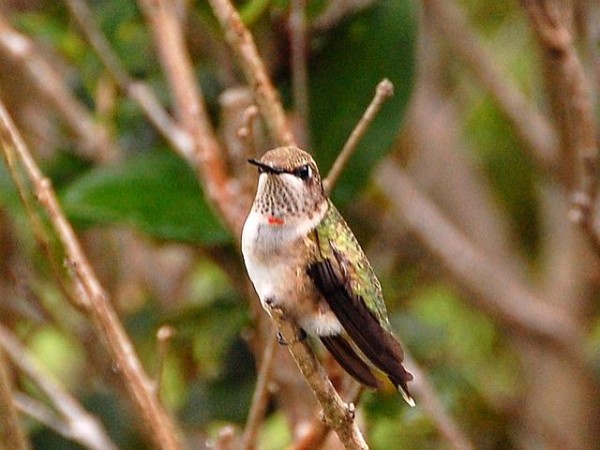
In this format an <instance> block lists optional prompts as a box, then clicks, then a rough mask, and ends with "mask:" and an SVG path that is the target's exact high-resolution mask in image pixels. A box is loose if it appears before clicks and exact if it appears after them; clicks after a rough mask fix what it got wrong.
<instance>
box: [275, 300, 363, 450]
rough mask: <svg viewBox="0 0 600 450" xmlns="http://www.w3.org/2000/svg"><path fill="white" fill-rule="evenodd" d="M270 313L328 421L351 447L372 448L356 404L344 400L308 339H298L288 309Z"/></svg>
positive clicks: (346, 444) (342, 440)
mask: <svg viewBox="0 0 600 450" xmlns="http://www.w3.org/2000/svg"><path fill="white" fill-rule="evenodd" d="M269 315H270V316H271V317H272V318H273V321H274V322H275V325H276V326H277V329H278V330H279V333H280V334H281V336H282V337H283V339H284V340H285V342H286V343H287V348H288V350H289V352H290V354H291V355H292V357H293V358H294V361H295V362H296V364H297V365H298V368H299V369H300V371H301V372H302V374H303V375H304V378H305V379H306V381H307V383H308V384H309V385H310V387H311V390H312V391H313V393H314V394H315V396H316V397H317V400H318V401H319V403H320V404H321V408H323V418H324V420H325V421H326V423H327V425H328V426H330V427H331V428H332V429H333V430H334V431H335V432H336V433H337V435H338V437H339V439H340V441H341V442H342V444H343V445H344V446H345V447H346V448H347V449H362V450H365V449H368V448H369V447H368V446H367V443H366V442H365V440H364V438H363V436H362V433H361V432H360V430H359V429H358V426H357V425H356V422H355V420H354V415H355V412H354V405H353V404H352V403H350V404H346V403H344V402H343V401H342V399H341V398H340V396H339V395H338V393H337V392H336V390H335V388H334V387H333V385H332V384H331V381H330V380H329V378H327V374H326V373H325V371H324V369H323V367H322V366H321V364H320V363H319V362H318V361H317V358H316V356H315V355H314V353H313V351H312V350H311V349H310V347H309V346H308V344H307V343H306V342H305V341H303V340H299V339H298V336H300V328H299V327H298V325H296V324H295V323H293V322H292V321H290V320H289V319H288V318H286V317H285V312H284V311H282V310H281V309H279V308H271V309H270V310H269Z"/></svg>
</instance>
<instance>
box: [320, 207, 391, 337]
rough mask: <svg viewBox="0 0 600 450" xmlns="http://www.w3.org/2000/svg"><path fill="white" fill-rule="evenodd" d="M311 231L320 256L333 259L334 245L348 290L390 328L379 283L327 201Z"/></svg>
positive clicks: (350, 234) (341, 218)
mask: <svg viewBox="0 0 600 450" xmlns="http://www.w3.org/2000/svg"><path fill="white" fill-rule="evenodd" d="M315 232H316V233H317V236H318V241H319V247H320V253H321V256H322V257H323V258H329V259H331V260H332V261H335V260H336V256H335V255H334V251H333V249H334V248H335V249H336V250H337V253H338V255H342V257H343V261H344V263H345V264H344V265H345V268H346V271H347V273H348V277H349V279H350V287H351V289H352V291H353V292H354V293H355V294H357V295H359V296H360V297H362V298H363V300H364V301H365V304H366V305H367V307H368V308H369V310H371V311H372V312H373V313H374V314H375V317H377V319H378V320H379V323H380V324H381V325H382V326H383V328H385V329H386V330H388V331H390V329H391V327H390V324H389V320H388V317H387V311H386V308H385V303H384V300H383V293H382V291H381V284H380V283H379V280H378V279H377V276H376V275H375V272H374V271H373V268H372V267H371V264H370V263H369V260H368V259H367V257H366V256H365V254H364V252H363V249H362V248H361V246H360V244H359V243H358V241H357V240H356V237H355V236H354V233H352V230H350V227H349V226H348V225H347V224H346V221H345V220H344V218H343V217H342V215H341V214H340V213H339V211H338V210H337V208H336V207H335V206H334V205H333V203H331V201H329V206H328V208H327V212H326V213H325V216H324V217H323V220H322V221H321V222H320V223H319V225H317V227H316V228H315Z"/></svg>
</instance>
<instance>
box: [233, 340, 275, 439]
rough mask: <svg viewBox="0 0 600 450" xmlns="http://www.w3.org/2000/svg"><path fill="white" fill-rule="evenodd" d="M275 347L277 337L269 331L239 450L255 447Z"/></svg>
mask: <svg viewBox="0 0 600 450" xmlns="http://www.w3.org/2000/svg"><path fill="white" fill-rule="evenodd" d="M276 348H277V339H275V334H274V333H270V336H269V338H268V340H267V342H266V344H265V348H264V352H263V357H262V359H261V361H260V371H259V372H258V377H257V379H256V387H255V388H254V394H253V395H252V404H251V406H250V413H249V414H248V420H247V421H246V427H245V429H244V434H243V435H242V442H241V444H240V450H254V449H255V448H256V443H257V440H258V434H259V433H258V432H259V430H260V425H261V423H262V422H263V420H264V418H265V413H266V411H267V406H268V402H269V398H270V392H269V383H270V382H271V369H272V367H273V356H274V355H275V349H276Z"/></svg>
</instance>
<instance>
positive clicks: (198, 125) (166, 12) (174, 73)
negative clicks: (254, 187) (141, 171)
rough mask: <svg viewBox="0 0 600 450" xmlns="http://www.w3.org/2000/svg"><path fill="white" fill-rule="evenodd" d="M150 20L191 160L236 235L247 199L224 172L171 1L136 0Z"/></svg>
mask: <svg viewBox="0 0 600 450" xmlns="http://www.w3.org/2000/svg"><path fill="white" fill-rule="evenodd" d="M139 4H140V7H141V9H142V10H143V11H144V14H145V16H146V19H147V20H148V23H149V24H150V28H151V30H152V34H153V36H154V43H155V46H156V48H157V52H158V57H159V61H160V62H161V64H162V67H163V70H164V72H165V74H166V76H167V80H168V82H169V86H170V87H171V92H173V97H174V103H175V113H176V117H177V119H178V121H180V122H181V124H182V127H183V128H184V129H185V130H186V131H187V132H188V133H189V134H190V135H191V136H192V138H193V140H194V163H195V167H196V170H197V171H198V173H199V179H200V181H201V182H202V185H203V188H204V192H205V193H206V195H207V197H208V198H209V199H210V200H211V202H212V203H213V205H214V206H215V207H216V208H217V210H218V211H219V213H220V215H221V217H222V218H223V219H224V220H225V221H226V223H227V225H228V226H229V228H230V229H232V230H233V233H234V235H235V236H239V235H240V233H241V231H242V225H243V223H244V219H245V217H246V206H247V205H248V204H249V203H250V199H249V198H247V199H244V198H240V197H242V193H241V192H240V189H239V186H237V182H236V181H235V180H233V179H231V178H230V177H229V175H228V173H227V170H226V167H225V162H224V161H223V157H222V155H224V154H225V152H223V151H222V150H221V148H220V146H219V143H218V142H217V139H216V137H215V134H214V131H213V128H212V125H211V123H210V120H209V118H208V114H207V112H206V106H205V104H204V99H203V96H202V92H201V91H200V88H199V87H198V84H197V83H196V76H195V74H194V71H193V68H192V62H191V60H190V58H189V55H188V53H187V50H186V48H185V41H184V37H183V32H182V29H181V24H180V21H179V19H178V17H177V14H176V10H175V5H174V3H173V2H171V1H168V0H139Z"/></svg>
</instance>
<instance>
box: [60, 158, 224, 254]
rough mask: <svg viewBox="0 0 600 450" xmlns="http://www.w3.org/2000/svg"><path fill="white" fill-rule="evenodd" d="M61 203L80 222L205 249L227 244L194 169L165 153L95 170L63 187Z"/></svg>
mask: <svg viewBox="0 0 600 450" xmlns="http://www.w3.org/2000/svg"><path fill="white" fill-rule="evenodd" d="M62 202H63V205H64V208H65V211H66V213H67V215H68V216H69V217H70V218H71V219H72V220H74V221H76V222H78V221H84V222H87V223H93V224H99V223H100V224H109V223H125V224H127V225H131V226H135V227H137V228H139V229H140V230H142V231H144V232H146V233H148V234H151V235H153V236H156V237H159V238H162V239H175V240H180V241H187V242H195V243H204V244H206V245H215V244H223V243H225V242H227V241H228V234H227V233H226V232H225V230H224V228H223V227H222V226H221V225H220V223H219V222H218V220H217V219H216V218H215V216H214V215H213V213H212V211H211V210H210V209H209V207H208V205H207V204H206V202H205V201H203V200H202V193H201V190H200V187H199V186H198V181H197V179H196V176H195V175H194V172H193V171H192V169H191V168H190V167H189V166H187V165H186V164H185V163H184V162H183V161H182V160H181V159H179V158H177V157H176V156H175V155H174V154H173V153H171V152H167V151H162V152H160V153H148V152H145V153H142V154H137V155H135V156H132V157H131V158H129V160H128V161H125V162H123V163H122V164H119V165H118V166H111V167H100V168H97V169H94V170H91V171H89V172H88V173H86V174H84V175H82V176H80V177H78V178H77V180H75V181H74V182H72V183H70V184H69V186H68V187H67V188H65V190H64V192H63V195H62Z"/></svg>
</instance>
